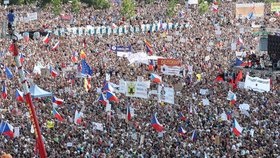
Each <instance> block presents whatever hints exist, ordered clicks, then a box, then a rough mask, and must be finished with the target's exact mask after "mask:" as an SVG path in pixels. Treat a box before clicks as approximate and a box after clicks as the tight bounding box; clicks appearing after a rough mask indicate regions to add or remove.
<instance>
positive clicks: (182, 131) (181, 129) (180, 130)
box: [178, 126, 186, 135]
mask: <svg viewBox="0 0 280 158" xmlns="http://www.w3.org/2000/svg"><path fill="white" fill-rule="evenodd" d="M178 132H179V133H180V134H181V135H183V134H185V133H186V130H184V128H183V127H182V126H181V127H180V128H179V130H178Z"/></svg>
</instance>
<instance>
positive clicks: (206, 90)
mask: <svg viewBox="0 0 280 158" xmlns="http://www.w3.org/2000/svg"><path fill="white" fill-rule="evenodd" d="M208 92H209V90H208V89H200V90H199V94H201V95H207V94H208Z"/></svg>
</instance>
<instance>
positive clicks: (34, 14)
mask: <svg viewBox="0 0 280 158" xmlns="http://www.w3.org/2000/svg"><path fill="white" fill-rule="evenodd" d="M27 17H28V19H29V21H32V20H37V18H38V17H37V12H34V13H27Z"/></svg>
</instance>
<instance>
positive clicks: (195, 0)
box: [188, 0, 198, 4]
mask: <svg viewBox="0 0 280 158" xmlns="http://www.w3.org/2000/svg"><path fill="white" fill-rule="evenodd" d="M188 4H198V0H188Z"/></svg>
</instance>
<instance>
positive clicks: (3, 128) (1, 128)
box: [0, 121, 14, 138]
mask: <svg viewBox="0 0 280 158" xmlns="http://www.w3.org/2000/svg"><path fill="white" fill-rule="evenodd" d="M0 132H1V134H4V135H6V136H9V137H10V138H14V132H13V126H11V125H10V124H8V123H6V122H4V121H2V122H1V125H0Z"/></svg>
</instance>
